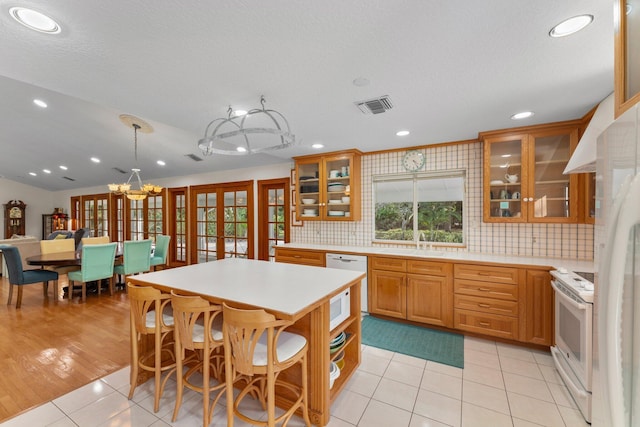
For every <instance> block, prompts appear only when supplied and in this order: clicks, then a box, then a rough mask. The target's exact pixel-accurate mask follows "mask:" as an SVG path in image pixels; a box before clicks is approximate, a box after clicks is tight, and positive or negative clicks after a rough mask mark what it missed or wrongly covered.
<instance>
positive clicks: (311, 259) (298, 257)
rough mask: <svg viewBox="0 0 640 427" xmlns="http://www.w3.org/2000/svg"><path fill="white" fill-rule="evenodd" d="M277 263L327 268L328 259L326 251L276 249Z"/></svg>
mask: <svg viewBox="0 0 640 427" xmlns="http://www.w3.org/2000/svg"><path fill="white" fill-rule="evenodd" d="M276 262H286V263H289V264H303V265H311V266H315V267H325V265H326V257H325V253H324V251H311V250H307V249H293V248H278V247H276Z"/></svg>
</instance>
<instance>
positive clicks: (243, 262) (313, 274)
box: [130, 258, 364, 317]
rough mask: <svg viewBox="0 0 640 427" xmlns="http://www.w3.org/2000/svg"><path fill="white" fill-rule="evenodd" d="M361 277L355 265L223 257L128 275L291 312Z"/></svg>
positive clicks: (299, 310) (189, 290)
mask: <svg viewBox="0 0 640 427" xmlns="http://www.w3.org/2000/svg"><path fill="white" fill-rule="evenodd" d="M363 277H364V275H363V274H362V273H360V272H357V271H347V270H336V269H332V268H318V267H310V266H306V265H295V264H284V263H276V262H267V261H258V260H252V259H240V258H226V259H222V260H219V261H212V262H205V263H202V264H192V265H188V266H185V267H178V268H170V269H167V270H161V271H156V272H152V273H144V274H139V275H137V276H131V277H130V279H131V280H133V281H134V282H136V283H140V282H144V283H147V284H151V285H159V286H164V287H167V288H171V289H176V290H182V291H186V292H189V293H194V294H199V295H203V296H208V297H214V298H216V299H220V300H222V301H226V302H230V303H234V302H235V303H241V304H248V305H252V306H255V307H261V308H264V309H266V310H268V311H271V312H279V313H282V314H284V315H286V316H291V317H295V316H297V315H298V314H299V313H300V312H303V311H304V310H305V309H308V307H309V306H313V305H314V304H317V303H318V302H319V301H322V300H323V299H325V298H327V297H329V296H333V295H335V294H337V293H338V291H339V290H341V289H343V288H344V287H345V286H346V285H347V284H350V283H352V282H354V281H357V280H359V279H361V278H363Z"/></svg>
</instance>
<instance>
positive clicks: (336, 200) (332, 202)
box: [329, 199, 342, 205]
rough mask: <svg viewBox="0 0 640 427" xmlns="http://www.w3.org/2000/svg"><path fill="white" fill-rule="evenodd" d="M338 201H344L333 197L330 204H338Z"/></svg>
mask: <svg viewBox="0 0 640 427" xmlns="http://www.w3.org/2000/svg"><path fill="white" fill-rule="evenodd" d="M337 203H342V201H341V200H338V199H332V200H329V204H330V205H335V204H337Z"/></svg>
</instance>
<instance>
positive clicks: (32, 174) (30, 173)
mask: <svg viewBox="0 0 640 427" xmlns="http://www.w3.org/2000/svg"><path fill="white" fill-rule="evenodd" d="M29 175H31V176H38V174H37V173H35V172H29Z"/></svg>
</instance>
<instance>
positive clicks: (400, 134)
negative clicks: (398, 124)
mask: <svg viewBox="0 0 640 427" xmlns="http://www.w3.org/2000/svg"><path fill="white" fill-rule="evenodd" d="M410 133H411V132H409V131H408V130H399V131H398V132H396V135H398V136H407V135H409V134H410Z"/></svg>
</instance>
